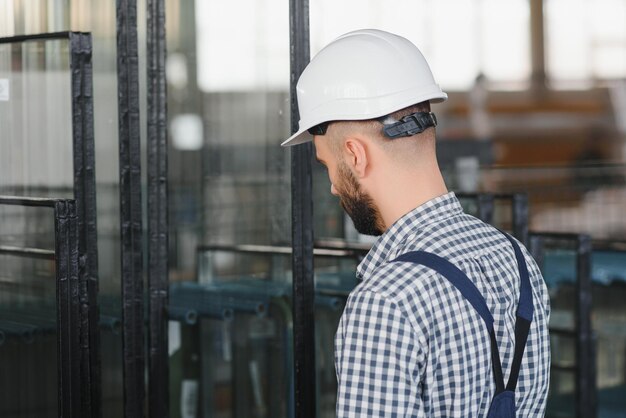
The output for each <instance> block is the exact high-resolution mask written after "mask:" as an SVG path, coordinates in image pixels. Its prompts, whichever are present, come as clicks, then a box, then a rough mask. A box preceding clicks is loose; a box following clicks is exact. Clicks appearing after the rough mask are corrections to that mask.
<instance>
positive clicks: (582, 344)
mask: <svg viewBox="0 0 626 418" xmlns="http://www.w3.org/2000/svg"><path fill="white" fill-rule="evenodd" d="M547 243H550V244H552V246H553V247H554V244H557V245H560V246H559V247H557V248H562V247H563V244H565V248H571V249H573V250H574V251H575V252H576V312H575V327H574V330H562V329H558V330H556V329H551V330H550V333H551V334H555V335H557V334H558V335H566V336H569V337H572V338H575V340H576V365H575V366H572V367H563V366H558V367H556V368H557V369H558V370H568V371H573V372H575V373H576V396H575V399H576V416H577V417H578V418H595V417H596V414H597V395H596V356H595V336H594V333H593V330H592V326H591V325H592V324H591V314H592V311H591V308H592V281H591V252H592V245H591V237H590V236H589V235H586V234H567V233H549V232H531V233H530V248H529V250H530V252H531V253H532V254H533V256H534V257H535V259H536V260H537V261H538V263H539V265H541V264H542V262H543V253H544V249H545V247H546V244H547Z"/></svg>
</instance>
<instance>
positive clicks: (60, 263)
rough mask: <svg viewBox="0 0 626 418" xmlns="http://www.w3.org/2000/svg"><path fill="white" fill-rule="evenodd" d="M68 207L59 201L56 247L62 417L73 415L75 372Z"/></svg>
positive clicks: (58, 360) (57, 207) (59, 377)
mask: <svg viewBox="0 0 626 418" xmlns="http://www.w3.org/2000/svg"><path fill="white" fill-rule="evenodd" d="M67 229H68V225H67V204H66V202H64V201H59V202H57V203H56V204H55V206H54V230H55V234H54V244H55V250H54V252H55V257H56V260H55V264H56V282H57V283H56V298H57V328H58V333H57V344H58V347H57V357H58V359H57V367H58V372H57V376H58V381H59V416H62V417H71V416H72V395H73V393H72V386H71V383H72V373H71V368H70V367H69V364H70V363H71V358H72V353H71V343H70V335H71V334H72V326H71V323H70V312H69V310H68V306H67V303H66V302H67V301H68V300H69V299H70V297H71V291H70V280H69V264H68V260H69V254H68V252H69V249H68V243H67Z"/></svg>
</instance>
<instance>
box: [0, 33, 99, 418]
mask: <svg viewBox="0 0 626 418" xmlns="http://www.w3.org/2000/svg"><path fill="white" fill-rule="evenodd" d="M50 40H67V41H68V42H69V52H70V57H69V59H70V69H71V96H72V103H71V108H72V144H73V145H72V149H73V177H74V199H75V204H72V205H74V206H75V209H74V210H75V212H76V226H75V227H76V229H77V237H78V251H79V253H80V257H81V259H80V269H79V272H78V273H77V274H79V275H80V283H81V285H80V286H81V288H80V292H79V295H80V309H81V310H82V314H81V315H83V317H88V318H89V320H88V321H87V322H86V324H87V325H88V327H87V329H86V330H85V333H84V334H81V340H80V344H81V345H82V346H84V347H86V348H87V349H88V352H86V354H87V355H85V356H83V358H82V361H83V365H82V367H81V370H82V371H81V373H82V377H81V379H82V383H81V386H80V387H81V391H82V392H81V399H82V402H83V406H82V411H83V413H84V415H83V416H93V417H100V416H101V415H102V412H101V409H102V408H101V402H102V394H101V392H102V391H101V376H100V371H101V365H100V343H99V340H100V338H99V329H98V305H97V296H98V242H97V227H96V183H95V154H94V149H95V148H94V128H93V94H92V90H93V86H92V80H93V72H92V63H91V58H92V40H91V34H89V33H83V32H55V33H43V34H34V35H23V36H14V37H9V38H0V44H6V43H21V42H27V41H50ZM8 199H14V200H15V199H16V200H15V201H20V198H8ZM34 202H40V203H42V202H49V200H48V199H37V198H25V200H24V199H22V200H21V204H27V205H29V206H33V205H35V203H34ZM7 204H9V203H7ZM31 255H32V254H31Z"/></svg>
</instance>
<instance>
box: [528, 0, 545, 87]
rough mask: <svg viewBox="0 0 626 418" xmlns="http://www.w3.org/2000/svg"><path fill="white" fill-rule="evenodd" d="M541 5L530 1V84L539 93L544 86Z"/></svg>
mask: <svg viewBox="0 0 626 418" xmlns="http://www.w3.org/2000/svg"><path fill="white" fill-rule="evenodd" d="M543 3H544V2H543V0H530V60H531V66H532V73H531V82H532V87H533V88H534V90H535V91H539V92H541V91H542V90H544V89H545V86H546V68H545V37H544V18H543Z"/></svg>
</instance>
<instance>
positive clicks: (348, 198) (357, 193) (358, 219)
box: [338, 162, 384, 236]
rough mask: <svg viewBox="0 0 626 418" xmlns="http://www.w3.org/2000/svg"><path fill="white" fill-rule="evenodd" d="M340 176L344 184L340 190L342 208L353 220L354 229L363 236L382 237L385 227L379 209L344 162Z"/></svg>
mask: <svg viewBox="0 0 626 418" xmlns="http://www.w3.org/2000/svg"><path fill="white" fill-rule="evenodd" d="M339 176H340V178H341V182H342V184H341V185H340V187H341V189H339V190H338V191H339V199H340V203H341V207H342V208H343V210H345V211H346V213H347V214H348V216H349V217H350V219H352V222H353V223H354V228H355V229H356V230H357V231H358V232H359V233H361V234H365V235H374V236H379V235H382V234H383V232H384V226H383V222H382V217H381V216H380V212H379V211H378V208H377V207H376V205H375V204H374V201H373V200H372V198H371V197H370V196H369V195H368V194H367V193H365V192H364V191H363V190H362V189H361V185H360V184H359V182H358V180H357V179H356V177H355V176H354V174H353V173H352V171H350V169H349V168H348V166H347V165H346V164H345V163H343V162H342V163H340V165H339Z"/></svg>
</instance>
